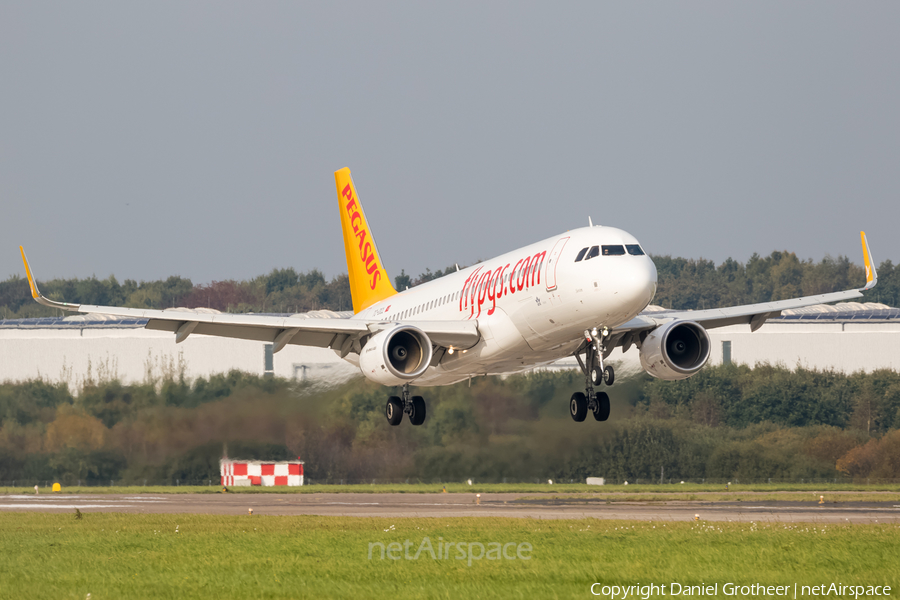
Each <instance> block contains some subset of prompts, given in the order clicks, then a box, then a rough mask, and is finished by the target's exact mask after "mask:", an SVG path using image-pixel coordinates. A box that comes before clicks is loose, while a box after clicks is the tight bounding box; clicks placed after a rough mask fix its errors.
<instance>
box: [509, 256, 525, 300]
mask: <svg viewBox="0 0 900 600" xmlns="http://www.w3.org/2000/svg"><path fill="white" fill-rule="evenodd" d="M521 264H522V261H521V260H519V262H517V263H516V266H515V267H513V270H512V273H511V274H510V276H509V293H510V294H515V293H516V273H517V272H518V270H519V265H521ZM519 289H520V290H521V289H522V288H521V287H520V288H519Z"/></svg>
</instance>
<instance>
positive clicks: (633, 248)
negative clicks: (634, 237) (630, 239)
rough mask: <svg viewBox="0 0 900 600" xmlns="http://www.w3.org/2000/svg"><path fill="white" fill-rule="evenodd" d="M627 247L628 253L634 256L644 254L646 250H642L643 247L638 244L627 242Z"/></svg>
mask: <svg viewBox="0 0 900 600" xmlns="http://www.w3.org/2000/svg"><path fill="white" fill-rule="evenodd" d="M625 249H626V250H628V254H630V255H632V256H643V255H644V251H643V250H641V247H640V246H638V245H637V244H626V245H625Z"/></svg>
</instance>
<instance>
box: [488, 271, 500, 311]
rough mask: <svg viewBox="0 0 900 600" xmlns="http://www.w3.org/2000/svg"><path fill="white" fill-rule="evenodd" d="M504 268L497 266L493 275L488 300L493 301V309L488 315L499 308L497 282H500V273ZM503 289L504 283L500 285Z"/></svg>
mask: <svg viewBox="0 0 900 600" xmlns="http://www.w3.org/2000/svg"><path fill="white" fill-rule="evenodd" d="M501 272H502V269H501V268H500V267H497V268H496V269H495V270H494V274H493V275H492V276H491V284H490V289H489V290H488V300H490V301H491V309H490V310H489V311H488V316H490V315H492V314H494V311H495V310H497V283H499V282H500V273H501ZM500 289H501V291H502V290H503V285H502V283H501V285H500Z"/></svg>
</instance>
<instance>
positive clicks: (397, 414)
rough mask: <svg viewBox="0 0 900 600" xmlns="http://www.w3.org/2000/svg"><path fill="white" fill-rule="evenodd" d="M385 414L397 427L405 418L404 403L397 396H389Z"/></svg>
mask: <svg viewBox="0 0 900 600" xmlns="http://www.w3.org/2000/svg"><path fill="white" fill-rule="evenodd" d="M384 416H385V417H387V421H388V423H390V424H391V425H392V426H394V427H396V426H397V425H399V424H400V421H402V420H403V403H402V402H400V398H398V397H397V396H391V397H390V398H388V401H387V404H385V405H384Z"/></svg>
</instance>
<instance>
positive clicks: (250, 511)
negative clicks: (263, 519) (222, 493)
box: [247, 508, 253, 517]
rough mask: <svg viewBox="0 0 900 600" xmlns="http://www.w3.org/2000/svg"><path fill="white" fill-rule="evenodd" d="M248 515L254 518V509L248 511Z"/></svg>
mask: <svg viewBox="0 0 900 600" xmlns="http://www.w3.org/2000/svg"><path fill="white" fill-rule="evenodd" d="M247 514H248V515H250V516H251V517H252V516H253V509H252V508H248V509H247Z"/></svg>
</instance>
